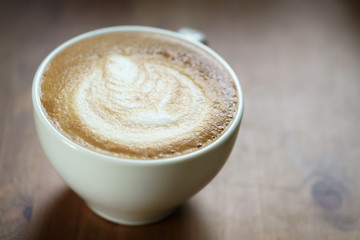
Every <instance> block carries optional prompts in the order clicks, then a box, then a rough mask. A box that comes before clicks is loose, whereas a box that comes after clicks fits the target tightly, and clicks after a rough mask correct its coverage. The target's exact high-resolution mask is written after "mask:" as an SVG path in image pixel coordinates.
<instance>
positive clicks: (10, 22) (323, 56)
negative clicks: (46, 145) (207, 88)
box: [0, 0, 360, 240]
mask: <svg viewBox="0 0 360 240" xmlns="http://www.w3.org/2000/svg"><path fill="white" fill-rule="evenodd" d="M53 2H55V1H17V0H12V1H8V0H6V1H2V4H1V5H2V6H1V9H0V74H1V75H0V114H1V115H0V151H1V152H0V239H190V240H191V239H196V240H205V239H225V240H228V239H259V240H260V239H261V240H262V239H267V240H273V239H274V240H275V239H277V240H282V239H336V240H338V239H360V204H359V202H360V174H359V171H360V144H359V143H360V127H359V123H360V107H359V103H360V21H359V10H360V8H359V4H357V3H356V1H336V0H319V1H310V0H305V1H284V0H282V1H280V0H278V1H276V0H273V1H246V0H244V1H226V0H222V1H215V0H214V1H205V0H204V1H199V0H197V1H166V0H164V1H161V0H156V1H146V0H138V1H130V0H128V1H103V2H102V1H70V0H69V1H58V2H57V3H53ZM113 25H148V26H154V27H161V28H166V29H171V30H177V29H178V28H180V27H184V26H186V27H192V28H196V29H199V30H201V31H203V32H205V33H206V34H207V36H208V40H209V45H210V47H212V48H213V49H214V50H215V51H217V52H218V53H219V54H220V55H222V56H223V57H224V58H225V59H226V60H227V61H228V62H229V64H230V65H231V66H232V67H233V68H234V70H235V72H236V73H237V74H238V76H239V78H240V81H241V84H242V87H243V90H244V95H245V114H244V118H243V122H242V126H241V130H240V133H239V136H238V139H237V141H236V144H235V147H234V150H233V152H232V154H231V156H230V158H229V160H228V162H227V163H226V165H225V166H224V168H223V169H222V170H221V172H220V173H219V174H218V175H217V176H216V178H215V179H214V180H213V181H212V182H211V183H210V184H209V185H208V186H207V187H205V188H204V189H203V190H202V191H201V192H200V193H198V194H197V195H196V196H195V197H193V198H192V199H190V200H189V201H187V202H186V203H185V204H183V206H182V207H180V208H179V209H178V210H177V211H176V212H175V213H174V214H172V215H171V216H170V217H168V218H167V219H165V220H163V221H161V222H158V223H155V224H151V225H147V226H142V227H127V226H121V225H116V224H113V223H110V222H108V221H106V220H103V219H101V218H99V217H98V216H96V215H95V214H94V213H92V212H91V211H90V210H89V209H88V207H87V206H86V205H85V203H84V201H83V200H82V199H80V198H79V197H78V196H77V195H76V194H75V193H74V192H72V191H71V190H70V189H69V188H68V187H67V185H66V184H65V183H64V182H63V181H62V180H61V179H60V178H59V177H58V175H57V174H56V173H55V171H54V170H53V169H52V167H51V166H50V164H49V162H48V160H47V159H46V157H45V155H44V153H43V151H42V149H41V147H40V145H39V140H38V138H37V135H36V132H35V128H34V121H33V114H32V103H31V84H32V79H33V76H34V73H35V71H36V68H37V67H38V65H39V64H40V62H41V60H42V59H43V58H44V57H45V56H46V55H47V54H48V53H49V52H50V51H51V50H52V49H53V48H55V47H56V46H57V45H59V44H60V43H62V42H64V41H65V40H67V39H69V38H71V37H73V36H75V35H78V34H80V33H83V32H86V31H89V30H93V29H96V28H100V27H105V26H113Z"/></svg>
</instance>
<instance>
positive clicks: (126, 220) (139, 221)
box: [88, 204, 174, 226]
mask: <svg viewBox="0 0 360 240" xmlns="http://www.w3.org/2000/svg"><path fill="white" fill-rule="evenodd" d="M88 206H89V208H90V209H91V210H92V211H93V212H94V213H96V214H97V215H99V216H100V217H102V218H104V219H106V220H108V221H110V222H113V223H118V224H122V225H128V226H141V225H146V224H151V223H155V222H157V221H160V220H162V219H164V218H166V217H167V216H169V215H170V214H171V213H172V212H173V211H174V209H171V210H167V211H165V212H161V213H158V214H151V215H146V216H136V217H131V216H129V215H127V216H124V215H121V214H116V215H115V214H113V213H112V214H108V213H106V212H104V211H103V210H101V209H99V208H97V207H94V206H92V205H89V204H88Z"/></svg>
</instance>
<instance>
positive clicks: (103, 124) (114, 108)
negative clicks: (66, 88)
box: [73, 55, 209, 146]
mask: <svg viewBox="0 0 360 240" xmlns="http://www.w3.org/2000/svg"><path fill="white" fill-rule="evenodd" d="M73 104H74V106H73V107H74V109H76V111H74V112H75V113H76V114H77V116H78V117H79V119H80V120H81V121H82V122H83V124H84V125H86V126H87V127H88V128H89V129H90V130H91V131H93V132H94V133H96V134H97V135H99V136H101V137H102V138H104V139H107V140H110V141H114V142H119V143H123V144H136V145H145V146H146V144H148V143H157V142H161V141H169V140H170V139H176V138H178V137H179V136H183V137H184V136H185V135H192V134H193V132H194V131H196V129H198V128H201V127H203V125H204V123H205V122H206V121H208V120H207V118H208V117H209V115H208V114H207V112H208V111H209V107H208V106H207V99H206V96H205V94H204V93H203V92H202V91H201V89H200V88H199V87H198V86H197V85H196V84H195V83H194V81H193V80H191V79H190V78H189V77H188V76H186V75H184V74H182V73H180V72H179V71H178V70H176V69H172V68H170V67H168V66H165V65H163V64H161V63H159V62H156V61H153V62H152V61H151V60H149V61H144V60H142V59H136V60H135V61H133V60H132V59H131V58H130V57H125V56H121V55H112V56H108V57H104V58H102V59H99V61H98V62H97V64H96V65H95V66H94V69H93V73H92V74H91V75H89V76H87V77H86V78H85V79H83V80H82V81H81V83H80V85H79V86H78V89H77V90H76V93H75V99H74V102H73ZM199 109H202V111H199Z"/></svg>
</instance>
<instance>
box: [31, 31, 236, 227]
mask: <svg viewBox="0 0 360 240" xmlns="http://www.w3.org/2000/svg"><path fill="white" fill-rule="evenodd" d="M127 31H140V32H154V33H160V34H164V35H168V36H172V37H175V38H180V39H183V40H184V41H188V42H191V43H192V44H194V45H196V46H197V47H199V48H201V49H204V50H205V51H207V52H208V53H210V54H211V55H212V56H214V57H215V58H216V59H217V60H218V61H219V62H220V63H221V64H222V65H223V66H224V67H225V68H226V70H227V71H228V72H229V73H230V75H231V76H232V78H233V80H234V82H235V86H236V90H237V94H238V96H239V100H238V109H237V113H236V116H235V118H234V120H233V122H232V123H231V126H230V127H229V128H228V129H227V131H226V132H225V133H224V134H223V135H222V136H221V137H220V138H219V139H217V140H216V141H215V142H213V143H212V144H210V145H209V146H206V147H204V148H202V149H200V150H198V151H195V152H192V153H189V154H186V155H182V156H178V157H173V158H167V159H160V160H128V159H121V158H116V157H111V156H107V155H102V154H100V153H97V152H94V151H91V150H89V149H86V148H83V147H81V146H79V145H78V144H76V143H74V142H72V141H71V140H69V139H68V138H66V137H65V136H63V135H62V134H61V133H60V132H59V131H58V130H56V129H55V127H54V126H53V125H52V124H51V123H50V121H49V120H48V119H47V118H46V116H45V114H44V110H43V108H42V106H41V102H40V97H39V83H40V79H41V75H42V74H43V72H44V69H45V67H46V65H47V64H48V63H49V62H50V61H51V60H52V59H53V57H54V56H55V55H56V54H57V53H59V52H60V51H61V50H63V49H65V48H67V47H68V46H70V45H71V44H73V43H75V42H77V41H79V40H82V39H85V38H88V37H92V36H95V35H101V34H104V33H109V32H127ZM32 100H33V106H34V117H35V124H36V129H37V133H38V136H39V139H40V142H41V145H42V147H43V149H44V152H45V154H46V156H47V157H48V159H49V160H50V162H51V164H52V166H53V167H54V169H55V170H56V171H57V173H58V174H59V175H60V176H61V178H62V179H63V180H64V181H65V182H66V183H67V184H68V185H69V187H70V188H71V189H72V190H74V191H75V192H76V193H77V194H79V195H80V196H81V197H82V198H83V199H84V200H85V201H86V203H87V204H88V206H89V207H90V208H91V209H92V210H93V211H94V212H95V213H97V214H98V215H100V216H102V217H104V218H105V219H108V220H110V221H113V222H116V223H121V224H126V225H142V224H147V223H151V222H155V221H157V220H160V219H162V218H163V217H166V216H167V215H168V214H169V213H171V211H172V210H173V209H174V208H176V207H177V206H179V205H180V204H181V203H183V202H184V201H186V200H187V199H189V198H190V197H192V196H193V195H194V194H196V193H197V192H198V191H200V190H201V189H202V188H203V187H204V186H205V185H207V184H208V183H209V182H210V181H211V180H212V179H213V178H214V177H215V175H216V174H217V173H218V172H219V171H220V169H221V168H222V166H223V165H224V163H225V162H226V160H227V158H228V156H229V155H230V152H231V150H232V148H233V145H234V142H235V139H236V136H237V133H238V129H239V127H240V122H241V118H242V115H243V94H242V90H241V87H240V83H239V81H238V79H237V77H236V75H235V73H234V72H233V70H232V69H231V68H230V66H229V65H228V64H227V63H226V62H225V61H224V60H223V59H222V58H221V57H220V56H219V55H218V54H216V53H215V52H214V51H213V50H211V49H210V48H208V47H207V46H205V45H204V44H202V43H200V42H197V41H192V40H189V38H186V37H184V36H183V35H182V34H180V33H176V32H172V31H168V30H163V29H157V28H150V27H141V26H119V27H109V28H103V29H99V30H95V31H91V32H88V33H85V34H82V35H80V36H77V37H75V38H73V39H71V40H69V41H67V42H65V43H64V44H62V45H60V46H59V47H57V48H56V49H55V50H54V51H53V52H51V53H50V54H49V55H48V56H47V57H46V58H45V60H44V61H43V62H42V63H41V65H40V66H39V68H38V70H37V72H36V74H35V78H34V82H33V88H32ZM214 207H215V206H214Z"/></svg>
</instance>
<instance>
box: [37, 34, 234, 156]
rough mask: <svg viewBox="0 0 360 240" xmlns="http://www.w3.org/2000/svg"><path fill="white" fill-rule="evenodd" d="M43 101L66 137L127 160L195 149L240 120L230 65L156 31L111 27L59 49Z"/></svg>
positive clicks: (44, 83)
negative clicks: (115, 30)
mask: <svg viewBox="0 0 360 240" xmlns="http://www.w3.org/2000/svg"><path fill="white" fill-rule="evenodd" d="M40 96H41V97H40V98H41V103H42V106H43V109H44V113H45V114H46V115H47V117H48V119H49V120H50V122H51V123H52V124H53V126H54V127H55V128H57V129H58V131H59V132H61V133H62V134H63V135H64V136H66V137H67V138H69V139H70V140H72V141H74V142H75V143H77V144H79V145H81V146H83V147H85V148H88V149H90V150H93V151H96V152H100V153H103V154H107V155H110V156H115V157H121V158H127V159H159V158H168V157H174V156H179V155H183V154H187V153H189V152H193V151H196V150H197V149H199V148H203V147H206V146H207V145H209V144H211V143H212V142H214V141H215V140H216V139H217V138H218V137H219V136H221V134H222V133H223V132H225V131H226V129H227V127H228V126H229V125H230V123H231V122H232V119H233V117H234V116H235V113H236V106H237V94H236V90H235V87H234V83H233V80H232V78H231V76H230V75H229V74H228V72H227V71H226V70H225V69H224V67H223V66H222V64H220V63H219V62H218V60H217V59H215V58H214V57H213V56H211V55H210V54H208V53H207V52H205V51H204V50H202V49H201V48H199V47H196V46H194V45H193V44H191V43H188V42H186V41H183V40H179V39H176V38H173V37H169V36H165V35H161V34H155V33H143V32H134V33H132V32H131V33H130V32H129V33H126V32H122V33H111V34H104V35H101V36H95V37H91V38H88V39H85V40H81V41H79V42H77V43H75V44H73V45H71V46H69V47H67V48H66V49H64V50H63V51H61V52H60V53H59V54H57V55H56V56H55V57H54V59H52V60H51V62H50V63H49V64H48V66H47V69H46V70H45V71H44V73H43V76H42V83H41V91H40Z"/></svg>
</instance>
